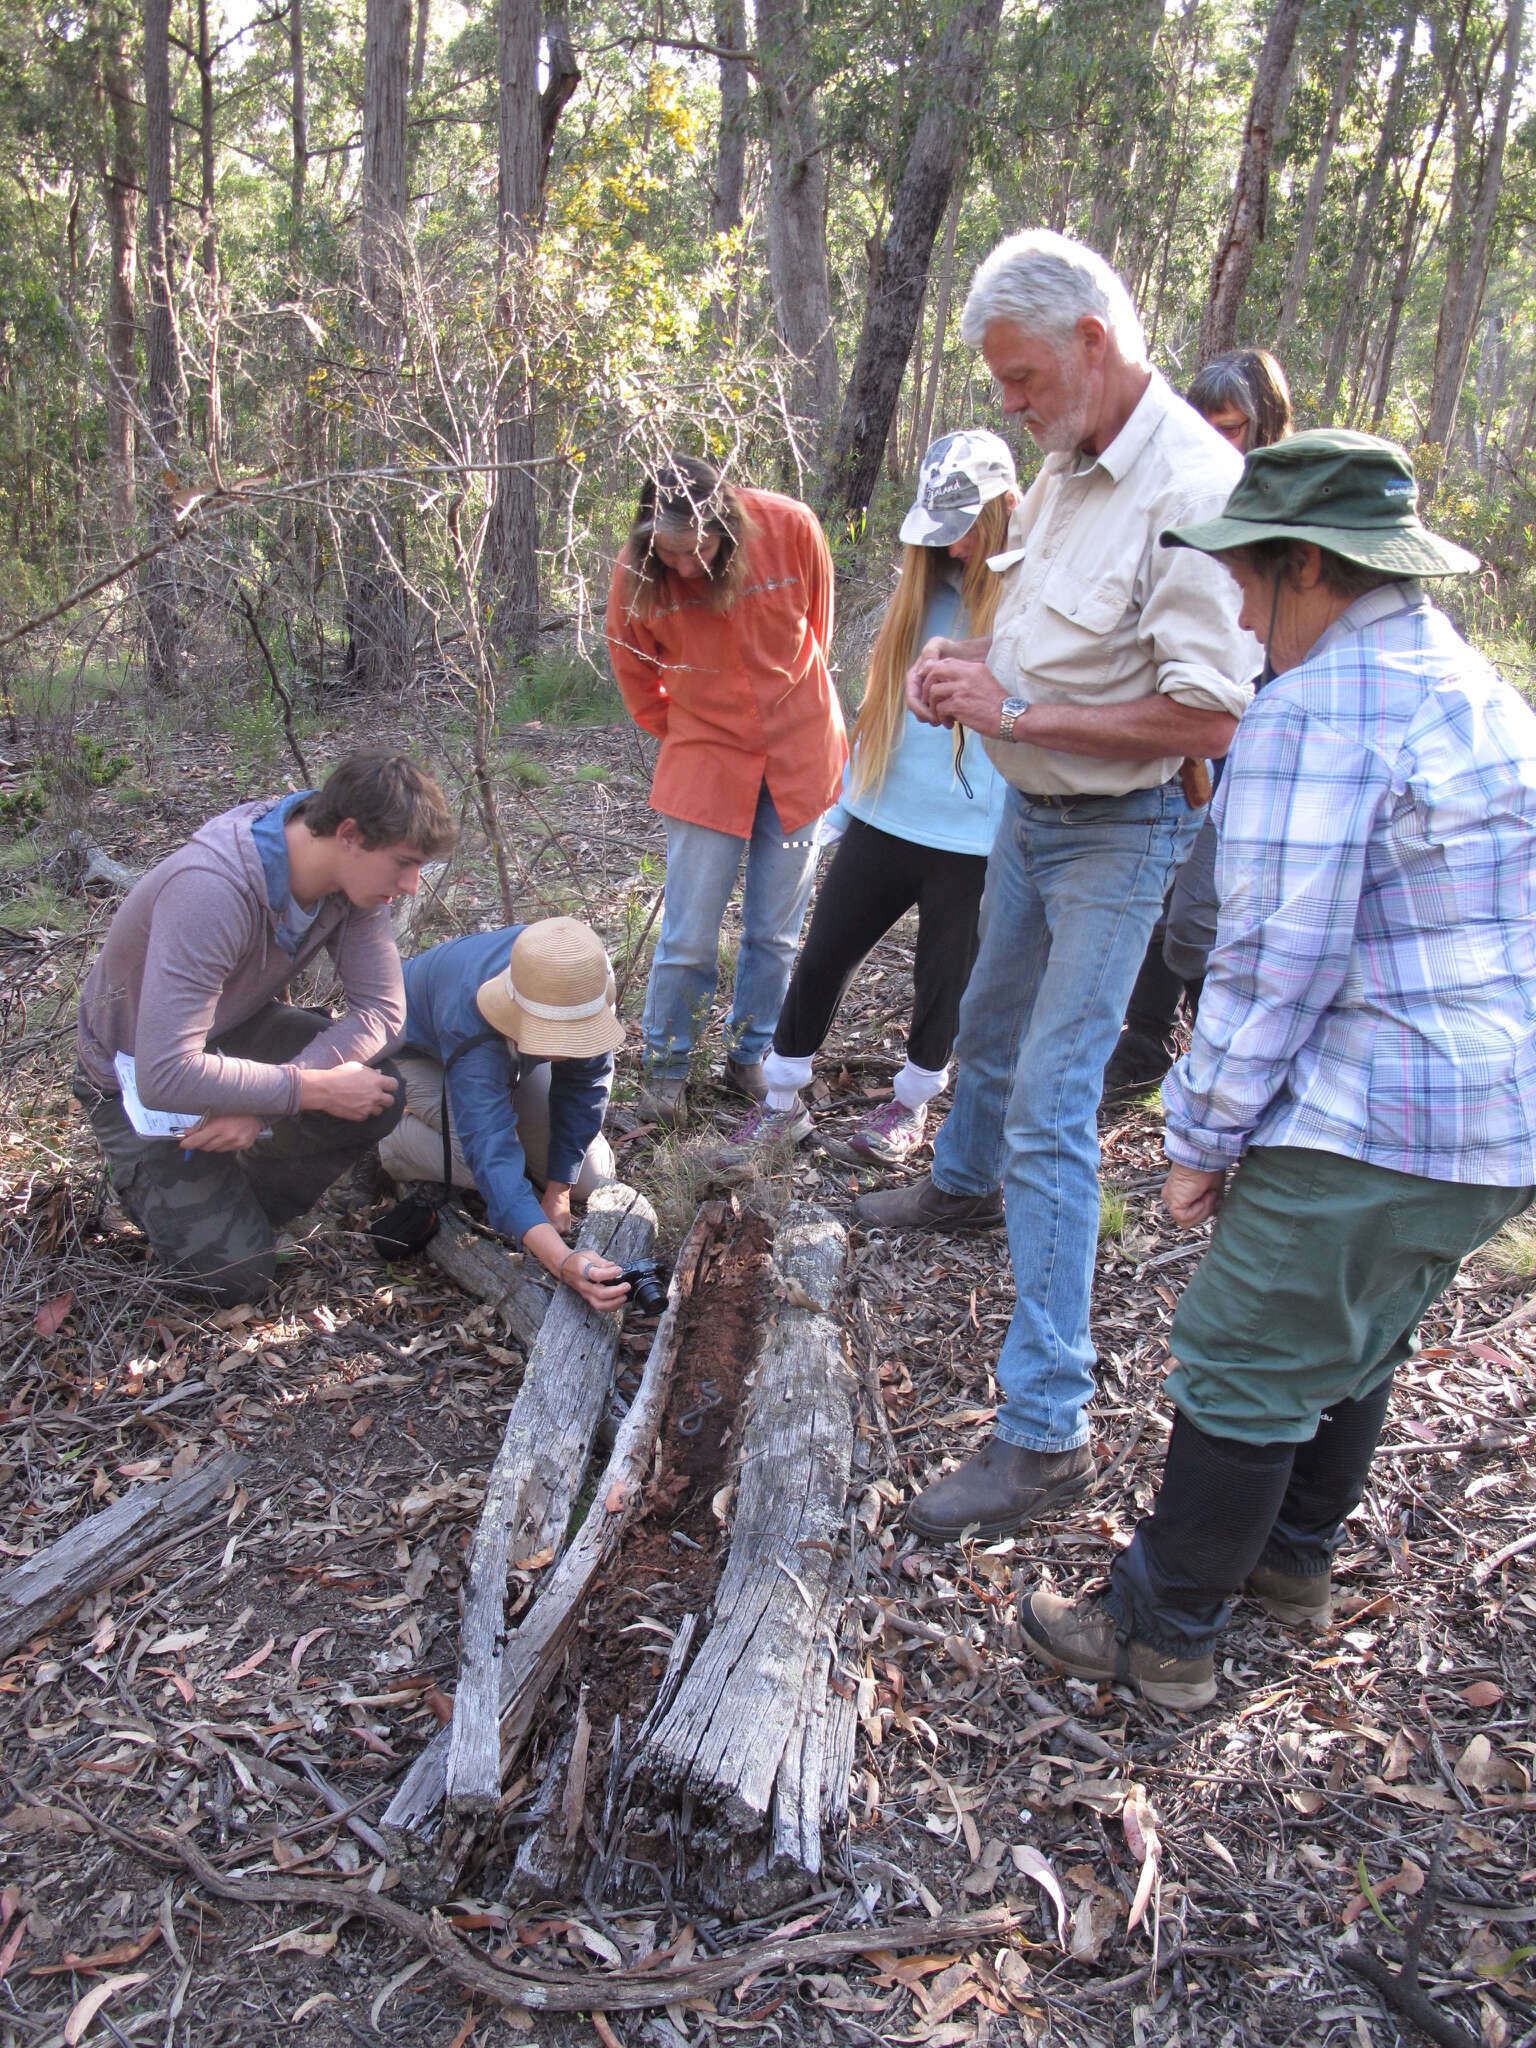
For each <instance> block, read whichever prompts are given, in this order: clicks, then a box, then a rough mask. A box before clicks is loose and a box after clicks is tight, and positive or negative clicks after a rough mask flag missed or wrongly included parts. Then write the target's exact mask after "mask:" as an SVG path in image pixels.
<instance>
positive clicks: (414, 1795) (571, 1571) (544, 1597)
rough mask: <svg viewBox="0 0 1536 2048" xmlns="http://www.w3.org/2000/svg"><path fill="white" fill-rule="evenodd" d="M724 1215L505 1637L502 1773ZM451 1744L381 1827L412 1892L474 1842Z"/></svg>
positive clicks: (685, 1260) (431, 1749) (647, 1446)
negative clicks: (458, 1799) (572, 1519)
mask: <svg viewBox="0 0 1536 2048" xmlns="http://www.w3.org/2000/svg"><path fill="white" fill-rule="evenodd" d="M725 1213H726V1212H725V1208H724V1205H723V1204H721V1203H719V1202H708V1203H706V1204H705V1205H704V1207H703V1208H702V1209H701V1210H700V1211H699V1214H698V1216H697V1218H696V1219H695V1221H694V1224H693V1227H692V1229H691V1230H690V1231H689V1233H688V1235H687V1237H686V1238H685V1239H684V1241H683V1245H682V1248H681V1250H680V1251H679V1252H678V1256H677V1261H676V1264H675V1266H674V1268H673V1272H672V1279H671V1283H670V1285H669V1286H668V1289H667V1306H666V1309H665V1311H664V1312H663V1314H662V1317H661V1319H660V1321H659V1322H658V1324H657V1326H656V1335H655V1337H654V1338H653V1340H652V1343H651V1349H650V1354H649V1356H648V1357H647V1359H646V1362H645V1369H644V1371H643V1372H642V1374H641V1377H640V1385H639V1388H638V1390H637V1391H636V1394H635V1398H634V1400H633V1401H632V1402H631V1403H630V1405H629V1411H628V1413H627V1414H626V1415H625V1417H624V1419H623V1421H622V1422H621V1423H620V1425H619V1429H618V1434H617V1435H616V1437H615V1439H614V1445H613V1450H612V1452H611V1453H610V1455H609V1458H608V1462H607V1465H606V1466H605V1467H604V1469H603V1474H602V1477H601V1478H600V1479H599V1480H598V1483H597V1488H596V1491H595V1493H594V1496H593V1501H592V1506H591V1507H590V1508H589V1509H588V1511H587V1514H586V1517H585V1519H584V1521H583V1522H582V1525H581V1528H580V1529H579V1530H578V1532H577V1534H576V1535H575V1537H574V1538H573V1539H572V1541H571V1543H570V1544H569V1546H568V1547H567V1549H566V1551H565V1553H564V1555H563V1556H562V1557H561V1559H560V1561H559V1563H558V1564H556V1565H555V1566H554V1568H553V1569H552V1570H551V1571H550V1573H549V1574H548V1576H547V1577H546V1579H545V1580H544V1583H543V1585H542V1586H541V1587H540V1589H539V1592H538V1594H537V1596H536V1598H535V1599H534V1602H533V1605H532V1606H531V1607H530V1608H529V1610H528V1612H527V1613H526V1614H525V1615H524V1616H523V1619H522V1621H521V1623H520V1624H519V1626H518V1627H517V1629H516V1630H515V1631H514V1632H513V1634H512V1635H511V1637H510V1638H509V1639H508V1643H507V1647H506V1650H505V1652H504V1654H503V1657H502V1665H501V1681H500V1682H501V1742H502V1752H501V1756H502V1769H503V1771H505V1769H506V1768H507V1766H508V1765H509V1764H510V1763H511V1761H512V1759H513V1757H514V1756H515V1755H516V1751H517V1746H518V1744H519V1743H520V1742H521V1741H522V1739H523V1737H524V1736H525V1735H526V1734H527V1731H528V1729H529V1727H530V1725H531V1724H532V1721H533V1717H534V1714H535V1713H536V1712H537V1710H538V1706H539V1703H540V1701H541V1700H542V1699H543V1697H544V1695H545V1693H546V1692H547V1691H548V1689H549V1686H550V1684H551V1683H552V1681H553V1679H554V1677H555V1674H556V1672H557V1671H558V1670H559V1668H560V1664H561V1660H562V1659H563V1657H564V1655H565V1650H566V1646H567V1644H568V1643H569V1641H570V1638H571V1635H572V1633H573V1632H574V1630H575V1627H576V1623H577V1621H578V1619H579V1618H580V1614H581V1606H582V1602H583V1600H584V1599H585V1597H586V1594H587V1591H588V1589H589V1588H590V1586H591V1584H592V1581H593V1579H594V1578H595V1577H596V1576H597V1573H598V1572H599V1571H600V1570H601V1569H602V1567H603V1566H604V1565H605V1564H606V1563H607V1562H608V1560H609V1559H610V1558H611V1557H612V1556H613V1554H614V1552H615V1550H616V1549H617V1548H618V1545H619V1541H620V1538H621V1536H622V1535H623V1532H624V1530H625V1528H626V1527H627V1526H628V1524H629V1521H630V1518H631V1516H632V1515H633V1513H634V1510H635V1507H636V1505H637V1504H638V1502H639V1500H640V1497H641V1493H642V1490H643V1487H644V1483H645V1475H646V1472H647V1471H648V1469H649V1466H650V1462H651V1458H652V1455H653V1453H654V1450H655V1446H656V1436H657V1432H658V1430H659V1429H660V1426H661V1417H662V1412H663V1410H664V1409H665V1407H666V1401H667V1393H668V1389H669V1388H670V1385H671V1380H672V1371H673V1367H674V1365H675V1363H676V1360H677V1351H678V1344H679V1341H680V1337H681V1322H682V1311H683V1307H684V1304H685V1303H686V1301H687V1299H688V1297H689V1295H690V1294H691V1292H692V1290H693V1286H694V1282H695V1280H696V1279H697V1277H698V1272H699V1268H700V1266H701V1265H702V1263H703V1258H704V1254H705V1252H706V1250H707V1249H708V1246H709V1243H710V1241H711V1238H712V1237H713V1235H714V1233H715V1232H716V1231H718V1230H719V1228H720V1226H721V1224H722V1223H723V1221H724V1218H725ZM669 1669H670V1663H669ZM449 1742H450V1736H449V1733H448V1731H447V1730H446V1729H444V1730H441V1731H440V1732H439V1733H438V1734H437V1735H436V1736H435V1737H434V1738H433V1740H432V1741H431V1742H430V1743H429V1744H428V1745H427V1747H426V1748H425V1749H424V1750H423V1751H422V1753H421V1755H420V1756H419V1757H418V1758H417V1759H416V1761H415V1763H414V1764H413V1765H412V1766H411V1768H410V1770H409V1771H408V1772H407V1773H406V1775H405V1777H404V1778H403V1779H402V1780H401V1783H400V1786H399V1789H398V1790H397V1791H396V1793H395V1796H394V1798H393V1799H392V1800H391V1801H390V1804H389V1807H388V1809H387V1811H386V1812H385V1814H384V1817H383V1819H382V1820H381V1821H380V1823H379V1826H380V1828H381V1830H382V1832H383V1835H384V1839H385V1840H386V1842H387V1843H388V1844H389V1849H390V1856H391V1860H392V1861H393V1862H394V1863H395V1865H396V1867H397V1868H398V1869H399V1870H400V1872H401V1875H402V1877H403V1879H404V1881H405V1885H406V1889H407V1890H408V1891H410V1892H411V1893H412V1894H413V1895H414V1896H416V1897H418V1898H430V1899H443V1898H446V1897H447V1896H448V1894H449V1891H450V1890H451V1889H452V1886H453V1883H454V1880H455V1878H456V1877H457V1875H458V1872H459V1869H460V1867H461V1865H462V1861H463V1858H464V1856H465V1855H466V1854H467V1852H468V1849H469V1846H470V1843H471V1841H472V1840H473V1827H472V1825H470V1826H466V1825H465V1824H464V1823H461V1822H453V1823H447V1822H446V1821H445V1814H444V1798H445V1794H446V1790H447V1774H448V1749H449Z"/></svg>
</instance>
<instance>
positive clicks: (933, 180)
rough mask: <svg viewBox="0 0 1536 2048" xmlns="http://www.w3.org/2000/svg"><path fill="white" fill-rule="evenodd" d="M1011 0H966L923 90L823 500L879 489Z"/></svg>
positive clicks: (846, 503) (864, 496)
mask: <svg viewBox="0 0 1536 2048" xmlns="http://www.w3.org/2000/svg"><path fill="white" fill-rule="evenodd" d="M1002 11H1003V9H1002V0H960V4H959V6H958V7H957V8H956V10H955V12H954V14H953V15H952V16H951V17H950V19H949V21H948V23H947V24H946V25H945V28H944V31H943V34H942V35H941V36H940V37H939V40H938V47H937V48H936V49H935V50H934V52H933V55H932V57H931V59H930V60H929V62H928V63H926V64H925V65H924V66H923V69H922V72H921V75H920V78H919V81H918V84H917V87H916V91H917V93H918V94H920V95H921V101H922V107H921V112H920V113H919V114H918V117H917V126H916V129H915V130H914V132H913V136H912V144H911V147H910V148H909V150H908V151H907V160H906V163H905V165H904V166H903V168H902V174H901V183H900V185H899V186H898V188H897V191H896V201H895V204H894V205H893V206H892V208H891V222H890V226H889V227H888V228H887V230H886V233H885V239H884V241H883V242H882V243H881V244H880V248H879V253H878V255H877V256H876V259H875V262H874V264H873V266H872V268H871V274H870V280H869V294H868V297H867V298H866V300H865V302H864V322H863V326H862V328H861V329H860V332H859V345H858V351H857V354H856V355H855V357H854V364H853V375H852V376H851V377H850V378H849V380H848V390H847V393H846V395H845V396H844V399H843V410H842V417H841V418H840V419H839V421H838V423H837V432H836V435H835V436H834V438H833V442H832V450H831V454H830V456H829V457H828V461H827V468H826V475H825V479H824V481H823V484H822V489H821V498H822V502H823V504H824V505H825V506H826V508H827V509H828V510H831V509H832V508H833V507H834V506H840V507H842V508H844V509H845V510H847V511H849V512H857V511H858V510H860V509H861V507H863V506H865V505H867V504H868V503H869V501H870V499H871V498H872V497H873V495H874V489H875V484H876V482H877V481H878V479H879V475H880V457H881V454H882V453H883V451H884V449H885V446H886V442H887V440H888V439H889V436H890V432H891V421H892V418H893V416H894V414H895V411H896V401H897V399H898V397H899V396H900V393H901V380H902V376H903V374H904V373H905V371H906V367H907V358H908V356H910V355H911V353H912V342H913V337H914V335H915V334H916V332H917V323H918V316H919V313H920V311H921V308H922V302H923V291H924V289H925V287H926V285H927V283H928V268H929V265H930V263H931V262H932V260H933V244H934V239H935V237H936V236H937V234H938V231H939V226H940V223H941V222H942V221H943V219H944V214H945V210H946V209H947V207H948V205H949V195H950V192H951V190H952V188H953V186H954V182H955V174H956V172H957V171H958V169H959V168H960V165H961V164H962V163H963V162H964V160H965V146H966V141H967V138H968V134H969V129H970V122H971V116H972V114H973V112H974V110H975V107H976V103H977V101H978V99H979V98H980V96H981V89H982V86H983V85H984V83H985V81H986V75H987V65H988V62H989V59H990V58H991V55H992V45H993V43H994V41H995V40H996V37H997V25H998V21H999V19H1000V17H1001V15H1002Z"/></svg>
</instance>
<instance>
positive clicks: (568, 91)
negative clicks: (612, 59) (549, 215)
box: [539, 0, 581, 222]
mask: <svg viewBox="0 0 1536 2048" xmlns="http://www.w3.org/2000/svg"><path fill="white" fill-rule="evenodd" d="M544 73H545V86H544V92H543V95H542V97H541V98H540V100H539V136H540V149H539V219H540V221H541V222H542V221H543V218H544V199H545V188H546V186H547V184H548V180H549V166H550V160H551V158H552V157H553V156H554V152H555V130H556V129H557V128H558V127H559V126H560V116H561V115H562V114H563V113H564V112H565V109H566V105H567V103H568V102H569V100H570V97H571V95H572V93H574V92H575V90H576V88H577V86H578V85H580V83H581V67H580V66H579V65H578V64H577V62H576V49H575V45H574V44H573V43H572V41H571V24H570V21H569V18H568V17H567V14H566V9H565V0H549V4H548V6H547V7H546V8H545V10H544Z"/></svg>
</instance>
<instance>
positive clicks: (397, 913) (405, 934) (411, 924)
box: [389, 860, 451, 953]
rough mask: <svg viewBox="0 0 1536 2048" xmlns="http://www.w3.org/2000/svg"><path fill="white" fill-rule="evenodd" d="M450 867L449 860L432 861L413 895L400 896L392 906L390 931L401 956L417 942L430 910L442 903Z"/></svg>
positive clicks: (423, 872) (424, 871)
mask: <svg viewBox="0 0 1536 2048" xmlns="http://www.w3.org/2000/svg"><path fill="white" fill-rule="evenodd" d="M450 866H451V862H449V861H446V860H429V861H428V862H427V864H426V866H425V867H424V868H423V869H422V871H421V887H420V888H419V889H417V890H416V892H415V893H414V894H413V895H410V896H397V897H396V898H395V900H394V902H393V903H392V904H391V905H390V906H389V928H390V930H391V932H393V934H394V939H395V944H396V945H397V946H398V947H399V949H400V951H401V952H402V953H403V952H405V951H406V949H407V948H408V947H409V945H410V943H411V941H412V940H413V939H414V938H415V936H416V932H417V928H418V927H419V926H420V925H421V924H422V923H423V922H424V921H425V919H426V914H427V912H428V910H430V909H435V908H436V906H437V905H438V904H439V903H441V901H442V891H443V883H444V882H445V881H446V880H447V878H448V869H449V867H450Z"/></svg>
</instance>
